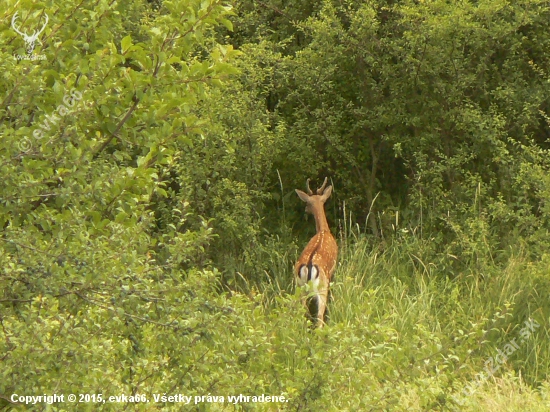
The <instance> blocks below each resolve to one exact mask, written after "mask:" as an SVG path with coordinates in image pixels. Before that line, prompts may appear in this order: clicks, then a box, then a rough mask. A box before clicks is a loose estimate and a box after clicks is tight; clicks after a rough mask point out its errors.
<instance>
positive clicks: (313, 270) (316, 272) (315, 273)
mask: <svg viewBox="0 0 550 412" xmlns="http://www.w3.org/2000/svg"><path fill="white" fill-rule="evenodd" d="M318 277H319V269H317V266H316V265H311V276H310V277H309V279H310V280H314V279H317V278H318Z"/></svg>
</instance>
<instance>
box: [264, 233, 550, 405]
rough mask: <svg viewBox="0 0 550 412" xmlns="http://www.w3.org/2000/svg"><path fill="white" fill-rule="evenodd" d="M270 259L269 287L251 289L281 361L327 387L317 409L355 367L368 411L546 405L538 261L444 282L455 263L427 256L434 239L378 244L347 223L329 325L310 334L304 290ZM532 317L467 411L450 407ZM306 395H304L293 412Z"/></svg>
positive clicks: (520, 258)
mask: <svg viewBox="0 0 550 412" xmlns="http://www.w3.org/2000/svg"><path fill="white" fill-rule="evenodd" d="M270 259H271V261H270V262H271V263H270V267H271V268H272V270H273V271H272V273H270V274H266V277H269V279H270V280H269V282H266V283H264V286H263V287H259V289H260V290H259V291H258V293H259V294H260V296H261V299H262V302H263V305H264V307H265V311H266V312H265V313H266V314H269V317H268V318H269V319H270V321H269V322H273V323H270V324H269V326H268V328H269V329H270V330H271V331H273V333H276V334H278V335H279V337H280V339H281V341H286V340H287V339H290V340H292V342H294V344H295V345H296V348H297V349H296V351H297V352H296V351H294V352H293V353H292V354H281V355H280V356H279V358H278V362H282V363H283V364H286V365H287V366H289V367H292V368H293V369H295V370H299V369H306V370H309V368H311V373H312V376H313V375H314V371H315V370H316V371H317V372H318V373H319V374H321V375H323V374H328V375H327V376H326V379H330V380H331V382H332V383H333V385H334V386H333V387H332V389H330V390H328V389H327V388H326V387H323V388H324V389H319V390H320V393H319V394H317V395H316V396H318V400H319V402H320V400H321V399H324V397H326V399H328V398H330V399H332V396H336V389H335V388H338V387H339V388H341V389H342V390H343V387H344V386H338V385H344V383H343V382H344V381H345V380H346V379H351V378H350V377H351V376H353V374H352V373H351V370H352V369H353V368H356V370H355V373H356V375H355V378H354V379H356V380H357V382H358V383H360V384H361V385H366V386H365V387H368V388H370V389H369V390H370V391H371V395H372V396H369V397H368V399H367V398H365V399H367V400H366V401H365V402H366V403H365V405H378V406H373V409H372V410H383V409H386V408H388V409H387V410H455V409H457V408H458V409H457V410H518V411H519V410H524V409H522V408H523V407H525V405H526V403H525V402H527V404H528V405H531V406H530V407H531V408H532V409H530V410H545V409H544V408H545V407H547V406H550V404H549V403H545V402H547V401H544V400H543V399H542V397H541V396H542V395H544V396H546V394H547V387H548V382H547V380H546V379H547V374H548V372H549V369H550V347H549V344H548V328H547V326H548V319H549V312H548V310H549V306H550V303H549V302H548V299H547V298H546V297H547V296H548V292H549V291H550V287H549V285H550V282H549V281H548V280H547V270H546V268H547V267H548V266H547V262H546V261H542V262H532V261H529V260H528V257H526V255H524V254H523V253H522V252H521V250H519V251H518V252H517V253H515V254H509V257H508V259H507V260H504V261H501V262H500V263H498V264H497V263H495V262H494V261H493V260H492V259H489V260H488V261H485V262H482V263H483V264H482V265H481V266H480V265H476V269H475V270H471V269H470V268H469V267H466V266H465V267H463V268H462V270H461V271H459V272H458V275H456V271H455V275H453V276H451V275H450V274H449V273H448V271H447V268H448V267H449V265H448V260H449V259H451V258H450V257H449V256H446V255H445V254H442V253H440V252H435V251H434V248H433V246H432V245H431V244H430V241H429V240H425V239H420V237H419V236H417V235H416V234H415V233H414V231H409V232H403V233H401V234H399V235H398V236H395V238H394V239H393V240H392V241H391V242H386V244H385V245H384V246H383V247H381V246H380V244H377V243H375V242H373V240H372V239H371V238H369V237H367V236H365V235H362V234H359V233H358V232H357V231H351V230H349V228H348V231H347V237H346V238H345V239H343V238H342V239H341V242H340V258H339V264H338V268H337V270H336V272H335V277H334V281H333V284H332V300H331V302H330V303H329V308H330V319H329V325H328V327H327V328H326V329H324V330H322V331H311V330H309V329H308V325H307V322H306V320H305V316H304V313H305V312H304V309H303V308H302V307H301V306H300V305H299V302H298V299H297V296H298V295H299V293H300V292H299V291H295V290H294V287H293V286H292V271H291V267H292V264H293V260H294V259H295V256H292V254H288V253H280V252H276V253H273V254H272V255H271V257H270ZM479 267H482V271H483V274H482V275H480V273H479V272H478V270H479V269H478V268H479ZM268 275H269V276H268ZM289 299H290V300H289ZM289 302H291V303H289ZM291 318H292V322H293V323H291V322H290V319H291ZM530 318H532V319H534V320H535V321H536V322H537V323H538V324H540V327H539V328H537V329H536V330H535V331H534V333H532V335H531V336H530V337H529V339H527V340H525V341H524V342H521V343H519V348H518V349H517V350H515V351H514V353H513V354H511V355H510V356H509V357H508V360H507V362H506V363H505V364H503V365H501V366H500V368H499V370H498V371H497V372H495V373H494V374H493V375H492V376H490V377H489V378H488V379H485V380H483V381H482V383H481V385H479V387H478V388H477V390H476V391H475V393H474V394H473V395H471V396H468V397H465V398H464V399H463V402H464V405H463V406H459V405H457V403H456V401H455V400H454V399H453V396H455V397H458V396H459V394H460V393H461V391H462V389H463V388H464V387H465V386H467V385H469V384H470V383H471V382H472V381H475V379H476V376H478V374H479V373H480V372H483V371H484V370H485V366H486V362H487V361H488V360H489V359H490V358H491V357H492V358H494V357H495V356H496V355H497V354H498V350H502V349H503V348H504V346H505V345H506V344H507V343H509V342H510V341H511V340H512V339H514V338H516V339H518V336H519V333H520V330H521V329H522V328H523V326H524V323H525V321H527V320H528V319H530ZM296 322H298V323H296ZM297 325H298V326H297ZM299 325H302V326H299ZM296 328H298V329H296ZM328 345H330V349H329V346H328ZM319 350H322V351H325V352H327V351H328V352H330V353H329V354H325V355H322V356H321V358H323V359H325V362H329V364H330V367H325V366H323V367H321V366H320V365H319V364H314V365H313V366H312V365H311V364H309V363H308V362H309V361H308V359H309V360H311V359H312V358H313V359H314V358H315V356H316V354H315V352H316V351H319ZM317 356H319V355H317ZM354 356H355V360H354ZM308 376H309V375H308ZM323 376H324V375H323ZM312 379H314V378H312ZM539 386H540V387H541V388H542V389H541V391H538V390H537V388H538V387H539ZM355 390H359V388H357V387H356V389H355ZM306 392H307V391H306ZM376 394H378V395H376ZM541 394H542V395H541ZM302 395H303V394H302ZM310 395H311V393H309V392H307V394H306V395H303V396H304V398H303V402H304V403H303V404H302V403H300V404H299V405H302V406H304V405H305V404H306V403H307V402H306V401H305V400H306V399H309V398H308V397H309V396H310ZM348 396H349V399H355V400H357V399H360V397H359V398H356V397H353V396H352V395H351V394H350V393H348ZM525 396H526V397H527V398H525V399H527V400H526V401H525V402H524V401H523V400H522V399H524V397H525ZM316 399H317V398H316ZM343 399H344V398H342V399H340V401H342V402H343ZM461 399H462V398H461ZM507 399H508V400H509V399H513V400H514V401H512V402H511V403H508V402H507V401H506V400H507ZM309 401H311V402H313V401H312V400H311V399H310V400H309ZM309 401H308V402H309ZM342 402H335V403H334V404H333V406H334V408H341V407H342ZM350 402H351V401H350ZM529 402H532V404H530V403H529ZM350 404H351V403H350ZM487 405H492V406H487ZM495 405H500V406H495ZM484 407H485V408H489V409H483V408H484ZM498 407H502V408H503V409H498ZM426 408H427V409H426ZM495 408H496V409H495ZM328 410H330V408H329V409H328ZM335 410H336V409H335ZM366 410H368V409H366Z"/></svg>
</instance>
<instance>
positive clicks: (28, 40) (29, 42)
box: [11, 12, 49, 54]
mask: <svg viewBox="0 0 550 412" xmlns="http://www.w3.org/2000/svg"><path fill="white" fill-rule="evenodd" d="M17 13H19V12H15V14H14V15H13V18H12V19H11V27H12V28H13V30H15V32H16V33H18V34H20V35H21V36H23V40H25V44H26V46H27V54H31V53H32V51H33V50H34V45H35V43H36V41H37V40H38V36H40V34H41V33H42V32H43V31H44V29H45V28H46V24H48V20H49V19H48V15H47V14H46V13H44V15H45V16H46V21H45V22H44V25H43V26H42V28H41V29H40V30H35V32H34V33H33V34H32V35H30V36H29V35H28V34H27V33H23V32H21V31H20V30H19V29H18V28H17V27H16V26H15V21H16V20H17ZM38 41H40V40H38Z"/></svg>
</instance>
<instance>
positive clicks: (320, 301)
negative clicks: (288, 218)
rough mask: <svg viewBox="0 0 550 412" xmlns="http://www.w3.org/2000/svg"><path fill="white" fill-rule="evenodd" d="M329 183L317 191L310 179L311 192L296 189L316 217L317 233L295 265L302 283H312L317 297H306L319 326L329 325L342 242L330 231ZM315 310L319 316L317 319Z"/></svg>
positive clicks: (297, 275)
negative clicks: (332, 284) (332, 286)
mask: <svg viewBox="0 0 550 412" xmlns="http://www.w3.org/2000/svg"><path fill="white" fill-rule="evenodd" d="M326 185H327V178H325V181H324V182H323V185H322V186H321V187H320V188H319V189H317V194H313V192H312V191H311V189H310V188H309V179H307V193H304V192H302V191H301V190H298V189H296V193H297V194H298V196H299V197H300V199H302V200H303V201H304V202H306V212H308V213H311V214H312V215H313V217H314V218H315V227H316V229H317V233H316V234H315V236H313V237H312V238H311V240H310V241H309V242H308V244H307V246H306V247H305V249H304V251H303V252H302V254H301V255H300V258H299V259H298V261H297V262H296V265H295V266H294V272H295V274H296V278H297V281H298V285H299V286H304V285H306V284H308V283H310V284H311V287H312V290H313V293H314V296H313V297H311V298H310V299H309V300H308V299H307V298H305V299H304V305H306V304H307V306H308V310H309V314H310V317H311V319H312V320H313V322H314V323H315V324H317V325H318V326H319V327H323V325H324V324H325V311H326V308H327V303H328V296H329V288H330V279H331V277H332V274H333V273H334V269H335V268H336V258H337V257H338V245H336V240H334V237H333V236H332V234H331V233H330V229H329V227H328V223H327V218H326V216H325V209H324V204H325V202H326V201H327V199H328V198H329V197H330V195H331V194H332V186H328V187H327V188H325V187H326ZM315 309H317V317H316V319H315Z"/></svg>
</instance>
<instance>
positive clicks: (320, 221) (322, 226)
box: [313, 206, 330, 233]
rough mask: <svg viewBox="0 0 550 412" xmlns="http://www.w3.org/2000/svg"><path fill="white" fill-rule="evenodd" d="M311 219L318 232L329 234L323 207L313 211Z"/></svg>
mask: <svg viewBox="0 0 550 412" xmlns="http://www.w3.org/2000/svg"><path fill="white" fill-rule="evenodd" d="M313 217H314V218H315V229H316V230H317V233H319V232H330V229H329V227H328V222H327V217H326V216H325V209H324V208H323V206H321V207H316V208H314V209H313Z"/></svg>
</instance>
